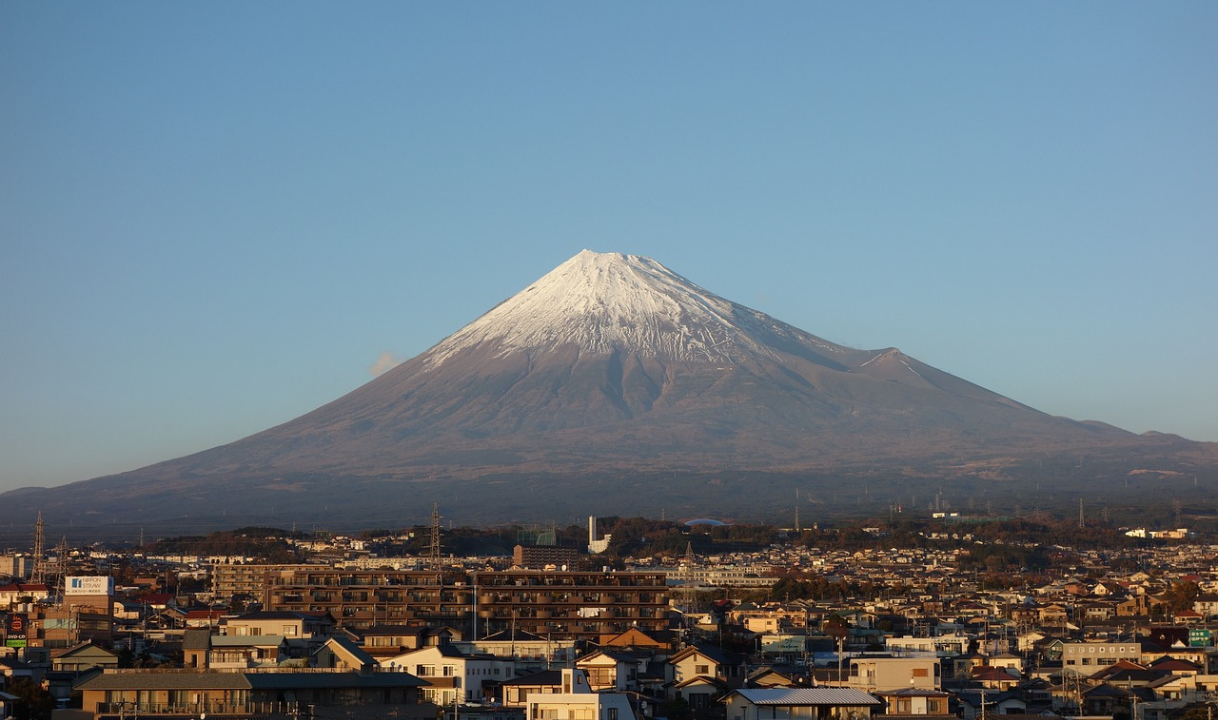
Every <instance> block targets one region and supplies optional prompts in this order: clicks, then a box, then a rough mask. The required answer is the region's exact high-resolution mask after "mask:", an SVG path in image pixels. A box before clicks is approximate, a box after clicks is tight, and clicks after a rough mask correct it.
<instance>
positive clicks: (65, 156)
mask: <svg viewBox="0 0 1218 720" xmlns="http://www.w3.org/2000/svg"><path fill="white" fill-rule="evenodd" d="M583 248H589V249H592V250H597V251H602V252H607V251H620V252H627V253H633V254H641V255H647V256H649V257H653V258H655V259H656V260H658V261H660V262H662V263H664V264H665V265H667V266H668V267H670V268H672V269H673V270H675V271H676V272H678V273H680V274H682V275H684V276H686V277H688V278H689V279H691V280H693V281H694V282H696V283H699V284H701V285H702V286H704V287H706V288H707V289H709V290H711V291H713V292H715V293H717V294H719V295H722V296H724V297H727V298H729V299H732V300H735V301H737V302H741V303H743V304H745V305H749V306H751V307H754V308H756V309H758V310H761V311H764V312H767V313H769V314H771V315H773V316H775V317H777V318H779V319H781V320H784V321H786V322H789V323H791V324H793V325H796V326H798V327H800V328H803V329H805V330H807V331H809V332H812V333H815V334H817V335H820V336H822V337H824V338H826V339H828V340H831V341H834V342H839V343H843V344H846V345H851V346H854V347H863V348H881V347H887V346H897V347H899V348H901V349H902V350H903V351H905V352H906V353H908V354H910V355H913V356H914V357H916V358H918V359H920V360H922V361H924V362H927V363H930V364H931V365H934V366H936V367H938V368H941V369H943V370H946V371H948V372H951V373H954V374H956V375H959V376H961V377H963V378H966V379H968V380H971V381H973V382H976V383H978V384H980V385H983V386H985V387H987V388H989V389H991V390H994V391H996V392H999V393H1002V394H1004V395H1007V396H1009V397H1012V398H1014V399H1016V400H1019V401H1021V402H1024V403H1026V404H1029V405H1031V406H1033V407H1036V408H1039V409H1041V410H1044V411H1046V412H1049V413H1053V414H1059V415H1066V416H1069V417H1072V418H1076V419H1097V420H1103V421H1106V422H1110V423H1112V424H1114V425H1117V426H1120V427H1123V428H1126V429H1128V430H1132V431H1136V432H1142V431H1146V430H1152V429H1153V430H1160V431H1165V432H1174V433H1179V434H1181V435H1184V436H1186V437H1189V438H1193V439H1198V440H1210V441H1218V376H1216V374H1215V370H1216V369H1218V318H1216V311H1218V279H1216V270H1218V3H1214V2H1212V1H1211V0H1204V1H1187V0H1185V1H1181V2H1172V3H1151V2H1137V3H1130V2H1115V1H1109V0H1105V1H1103V2H1068V3H1062V2H1020V3H997V2H982V3H968V2H952V1H948V2H929V3H911V2H803V1H800V2H780V1H776V2H766V3H743V2H737V3H723V2H661V3H654V2H613V3H608V2H602V3H597V2H540V1H529V2H476V3H475V2H396V1H395V2H370V1H369V2H357V3H344V2H325V3H310V2H301V1H298V0H291V1H290V2H277V1H274V0H266V1H261V2H254V3H250V2H206V3H187V2H168V3H164V2H151V1H149V2H122V1H116V2H105V3H98V2H37V1H34V0H30V1H22V0H11V1H9V2H4V3H0V490H5V489H11V488H15V487H20V486H25V485H54V484H60V483H65V482H69V481H74V480H82V479H87V478H91V477H96V476H99V475H104V474H109V473H114V472H120V471H124V470H130V469H134V468H137V467H141V466H143V465H147V464H150V463H153V462H157V461H160V460H167V459H170V458H174V457H179V456H182V455H185V454H188V453H192V452H195V451H199V450H203V449H206V448H209V447H213V446H215V445H219V444H223V443H226V442H229V441H232V440H236V439H238V438H241V437H244V436H246V435H249V434H251V433H253V432H256V431H258V430H261V429H264V428H267V427H270V426H272V425H276V424H279V423H281V422H284V421H287V420H290V419H292V418H294V417H296V416H298V415H300V414H302V413H304V412H307V411H309V410H311V409H313V408H315V407H317V406H319V405H321V404H324V403H325V402H328V401H329V400H332V399H334V398H337V397H338V396H340V395H342V394H343V393H345V392H347V391H349V390H352V389H354V388H355V387H357V386H359V385H360V384H362V383H364V382H366V381H368V380H369V379H371V377H372V374H371V368H372V367H373V366H374V365H375V364H376V363H377V361H378V359H379V358H384V357H394V358H397V359H405V358H408V357H411V356H413V355H416V354H418V353H420V352H422V351H424V350H426V349H427V348H428V347H430V346H431V345H433V344H435V343H436V342H438V341H439V340H441V339H442V338H444V337H445V336H446V335H448V334H449V333H451V332H453V331H455V330H456V329H458V328H459V327H461V326H462V325H464V324H465V323H467V322H469V321H471V320H473V319H474V318H476V317H477V316H478V315H479V314H481V313H482V312H484V311H486V310H487V309H489V308H490V307H491V306H493V305H494V304H495V303H497V302H499V301H501V300H503V299H505V298H507V297H509V296H510V295H512V294H513V293H515V292H517V291H518V290H521V289H523V288H524V287H525V286H526V285H527V284H529V283H530V282H532V281H533V280H535V279H536V278H538V277H540V276H541V275H543V274H544V273H546V272H548V271H549V270H550V269H552V268H553V267H555V266H557V265H558V264H560V263H561V262H563V261H564V260H566V259H567V258H569V257H570V256H572V255H574V254H575V253H577V252H578V251H579V250H581V249H583Z"/></svg>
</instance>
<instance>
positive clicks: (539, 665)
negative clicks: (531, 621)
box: [427, 630, 576, 673]
mask: <svg viewBox="0 0 1218 720" xmlns="http://www.w3.org/2000/svg"><path fill="white" fill-rule="evenodd" d="M427 644H428V645H435V644H437V643H435V642H430V641H429V642H428V643H427ZM452 644H453V645H454V646H455V647H457V648H458V649H460V650H461V652H463V653H465V654H467V655H474V654H478V653H482V654H485V655H495V656H497V657H501V658H512V659H514V660H515V661H516V671H517V672H526V673H528V672H539V671H541V670H545V669H546V668H550V667H570V666H571V663H572V662H574V660H575V644H576V643H575V640H573V639H570V638H567V639H563V640H554V639H551V638H549V637H543V636H541V635H534V634H533V633H531V632H526V631H524V630H514V631H513V630H501V631H499V632H496V633H492V634H490V635H486V636H484V637H481V638H478V639H476V640H455V641H452Z"/></svg>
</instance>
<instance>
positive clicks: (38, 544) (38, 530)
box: [32, 510, 46, 585]
mask: <svg viewBox="0 0 1218 720" xmlns="http://www.w3.org/2000/svg"><path fill="white" fill-rule="evenodd" d="M42 541H43V537H42V511H41V510H39V511H38V522H36V523H34V577H33V578H32V580H33V582H34V584H35V585H39V584H41V583H42V582H43V580H45V579H46V567H45V561H44V560H43V557H42V554H43V552H44V550H45V549H44V548H43V546H42Z"/></svg>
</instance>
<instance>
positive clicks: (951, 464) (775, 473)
mask: <svg viewBox="0 0 1218 720" xmlns="http://www.w3.org/2000/svg"><path fill="white" fill-rule="evenodd" d="M1215 458H1218V446H1216V445H1215V444H1212V443H1195V442H1191V441H1187V440H1184V439H1182V438H1178V437H1176V436H1170V435H1162V434H1147V435H1134V434H1132V433H1128V432H1125V431H1123V430H1120V429H1117V428H1115V427H1112V426H1109V425H1105V424H1102V423H1097V422H1078V421H1074V420H1069V419H1066V418H1061V417H1053V416H1049V415H1047V414H1045V413H1042V412H1040V411H1037V410H1035V409H1033V408H1030V407H1027V406H1025V405H1023V404H1020V403H1018V402H1016V401H1014V400H1011V399H1009V398H1006V397H1003V396H1001V395H999V394H997V393H994V392H991V391H989V390H986V389H985V388H982V387H979V386H977V385H975V384H973V383H970V382H968V381H966V380H963V379H961V378H958V377H955V376H953V375H950V374H948V373H945V372H943V371H940V370H937V369H935V368H933V367H931V366H929V365H927V364H925V363H923V362H920V361H918V360H916V359H914V358H912V357H909V356H907V355H905V354H904V353H902V352H901V351H899V350H897V349H896V348H885V349H879V350H858V349H853V348H848V347H844V346H842V345H838V344H835V343H832V342H829V341H827V340H824V339H821V338H819V337H816V336H815V335H812V334H809V333H807V332H804V331H803V330H800V329H798V328H795V327H792V326H791V325H788V324H786V323H783V322H781V321H779V320H776V319H774V318H772V317H769V316H768V315H765V314H764V313H761V312H758V311H756V310H751V309H749V308H747V307H744V306H743V305H739V304H737V303H734V302H731V301H729V300H726V299H724V298H721V297H719V296H717V295H715V294H713V293H711V292H709V291H707V290H705V289H703V288H701V287H699V286H698V285H696V284H694V283H692V282H690V281H689V280H687V279H685V278H683V277H681V276H680V275H678V274H676V273H674V272H672V271H671V270H669V269H668V268H666V267H664V266H663V265H661V264H660V263H658V262H655V261H654V260H651V259H648V258H645V257H639V256H633V255H623V254H616V253H604V254H602V253H594V252H591V251H587V250H585V251H583V252H580V253H579V254H577V255H576V256H574V257H573V258H571V259H570V260H568V261H567V262H565V263H563V264H562V265H560V266H558V267H557V268H556V269H554V270H553V271H551V272H550V273H548V274H547V275H545V276H544V277H542V278H541V279H539V280H537V281H536V282H534V283H533V284H531V285H529V286H528V287H526V288H525V289H524V290H522V291H520V292H519V293H517V294H516V295H515V296H513V297H511V298H509V299H508V300H506V301H504V302H503V303H501V304H499V305H498V306H496V307H494V308H492V309H491V310H490V311H488V312H487V313H485V314H484V315H482V316H481V317H479V318H478V319H476V320H474V321H473V322H472V323H470V324H469V325H466V326H465V327H463V328H461V329H460V330H458V331H457V332H455V333H454V334H452V335H451V336H449V337H447V338H445V339H444V340H443V341H441V342H440V343H439V344H437V345H435V346H434V347H432V348H431V349H430V350H428V351H426V352H424V353H423V354H421V355H418V356H416V357H414V358H412V359H410V360H408V361H406V362H405V363H402V364H401V365H398V366H397V367H395V368H394V369H392V370H390V371H389V372H387V373H385V374H383V375H381V376H380V377H378V378H376V379H374V380H372V381H371V382H369V383H367V384H366V385H364V386H362V387H360V388H358V389H356V390H354V391H353V392H351V393H349V394H347V395H345V396H343V397H341V398H339V399H337V400H335V401H333V402H331V403H329V404H327V405H324V406H322V407H320V408H318V409H316V410H314V411H312V412H310V413H308V414H306V415H303V416H301V417H299V418H296V419H294V420H291V421H289V422H286V423H284V424H282V425H279V426H277V427H273V428H270V429H268V430H265V431H263V432H260V433H258V434H255V435H252V436H250V437H247V438H244V439H242V440H238V441H236V442H233V443H230V444H228V445H224V446H221V447H217V448H213V449H210V450H206V451H204V452H200V453H197V454H194V455H190V456H187V457H184V458H179V459H176V460H170V461H167V462H163V463H159V464H156V465H152V466H149V467H146V468H142V469H139V470H134V471H132V472H128V473H124V474H121V475H114V476H109V477H104V478H97V479H94V480H88V481H83V482H80V483H75V484H73V485H69V486H64V487H62V488H53V489H49V490H47V489H38V488H27V489H23V490H18V491H13V492H10V493H6V494H4V495H0V502H4V503H5V504H6V506H9V507H14V508H25V509H26V511H29V512H32V510H34V509H40V510H42V511H43V512H44V513H46V514H47V515H48V517H50V518H55V517H58V518H59V519H61V520H64V519H71V521H72V522H74V523H76V522H80V523H88V522H92V523H98V524H100V523H106V522H123V521H126V520H130V518H131V517H132V516H133V514H134V515H137V516H138V517H140V518H143V519H144V520H146V521H149V522H150V521H154V520H165V521H171V520H172V518H175V517H182V516H184V515H185V516H190V517H193V518H197V519H202V518H208V519H209V520H208V521H209V522H215V523H217V524H226V525H228V526H232V525H235V524H237V523H239V522H242V521H249V520H253V521H257V522H289V521H302V522H306V521H311V522H315V523H316V522H323V523H328V524H329V525H330V526H340V527H341V526H353V525H357V524H361V523H362V524H363V525H364V526H365V527H367V526H372V525H381V526H383V525H388V524H393V523H397V524H404V523H406V522H409V521H418V522H421V521H423V519H424V518H425V517H426V515H427V513H429V512H430V509H431V505H432V503H439V504H440V505H441V506H443V507H444V508H445V514H446V516H447V517H450V518H455V519H458V520H461V521H463V522H491V521H513V520H530V519H539V518H555V517H559V518H575V517H581V516H586V515H588V514H590V513H594V514H601V515H607V514H622V515H653V514H655V515H658V514H660V512H661V510H662V509H663V510H667V511H668V512H669V513H670V514H671V515H672V516H674V517H678V516H681V515H685V516H690V515H720V516H726V517H734V518H739V519H769V520H774V521H779V520H780V519H781V518H783V517H785V516H786V515H790V514H791V513H792V510H793V508H794V507H795V506H796V504H797V502H798V503H801V504H803V505H805V507H806V508H807V510H805V512H807V513H809V514H808V515H805V517H810V516H811V513H812V512H814V511H818V510H824V511H828V510H829V509H831V508H833V507H844V508H847V509H848V508H851V507H854V508H857V507H860V506H875V507H886V508H891V507H892V506H893V505H894V504H904V505H918V504H920V503H919V500H918V497H917V496H918V494H919V493H921V494H922V501H923V503H924V501H926V500H929V499H930V498H931V497H932V496H935V497H942V496H944V495H947V496H950V497H951V498H953V499H954V500H955V502H957V503H958V504H962V503H965V502H968V503H970V504H972V503H975V502H978V501H983V502H985V503H987V504H988V503H993V502H995V501H999V502H1002V503H1010V502H1012V501H1019V500H1021V499H1022V501H1023V502H1025V503H1026V504H1027V505H1028V506H1029V507H1031V506H1032V505H1033V504H1040V505H1044V504H1050V500H1049V498H1050V497H1056V498H1058V499H1059V500H1063V501H1074V498H1077V497H1081V496H1084V495H1089V494H1094V493H1095V492H1098V490H1097V488H1099V487H1101V486H1104V487H1107V488H1109V489H1108V490H1106V491H1105V492H1108V493H1114V492H1116V490H1113V488H1118V487H1119V488H1128V490H1129V492H1130V493H1135V492H1136V493H1143V492H1145V491H1146V489H1147V488H1148V487H1150V486H1151V485H1153V484H1155V483H1162V482H1172V480H1171V479H1172V478H1177V477H1188V478H1190V479H1191V480H1192V484H1193V485H1196V484H1197V482H1198V481H1197V479H1196V478H1197V477H1198V476H1199V475H1200V476H1203V477H1205V478H1206V482H1207V483H1212V482H1213V478H1214V475H1215V470H1214V468H1215V464H1216V463H1215ZM1131 478H1132V479H1133V484H1132V486H1130V479H1131ZM1118 481H1120V482H1118ZM1042 482H1043V486H1044V488H1045V489H1044V490H1043V491H1041V490H1040V489H1039V488H1040V487H1041V483H1042ZM797 498H798V500H797ZM221 518H224V519H223V520H221Z"/></svg>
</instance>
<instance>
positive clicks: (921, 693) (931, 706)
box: [876, 688, 955, 718]
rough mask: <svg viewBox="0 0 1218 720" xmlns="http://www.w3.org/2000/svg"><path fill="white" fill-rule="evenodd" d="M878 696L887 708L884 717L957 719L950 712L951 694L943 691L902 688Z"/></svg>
mask: <svg viewBox="0 0 1218 720" xmlns="http://www.w3.org/2000/svg"><path fill="white" fill-rule="evenodd" d="M876 695H878V696H879V698H880V699H881V700H883V701H884V705H885V706H886V708H887V709H886V710H885V712H884V717H891V716H893V715H918V716H921V717H924V716H928V715H929V716H940V717H944V718H946V717H955V716H954V715H952V714H951V713H950V712H949V707H948V705H949V700H950V698H951V693H947V692H944V691H942V690H918V689H916V688H902V689H901V690H890V691H888V692H883V693H876Z"/></svg>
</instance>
